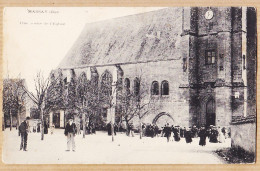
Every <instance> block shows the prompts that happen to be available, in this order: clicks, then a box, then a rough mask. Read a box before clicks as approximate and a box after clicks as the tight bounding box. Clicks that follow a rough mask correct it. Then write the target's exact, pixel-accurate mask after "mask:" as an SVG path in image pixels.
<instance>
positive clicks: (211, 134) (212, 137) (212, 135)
mask: <svg viewBox="0 0 260 171" xmlns="http://www.w3.org/2000/svg"><path fill="white" fill-rule="evenodd" d="M172 133H173V137H174V141H177V142H178V141H180V139H181V138H185V141H186V143H191V142H192V139H193V138H198V137H199V138H200V141H199V145H201V146H205V145H206V138H208V139H209V142H210V143H224V142H225V139H226V138H228V137H230V131H228V130H227V128H225V127H222V128H220V127H216V126H213V125H210V126H209V127H208V128H207V129H206V128H205V126H201V127H200V128H197V127H196V126H193V127H189V128H185V127H183V128H182V127H180V126H175V127H174V126H173V125H172V126H170V125H169V123H167V124H166V125H165V126H164V127H163V129H162V133H161V136H164V137H166V138H167V142H169V141H170V137H171V135H172Z"/></svg>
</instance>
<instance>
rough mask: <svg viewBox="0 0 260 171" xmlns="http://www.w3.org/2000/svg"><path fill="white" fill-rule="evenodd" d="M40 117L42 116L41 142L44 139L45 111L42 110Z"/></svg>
mask: <svg viewBox="0 0 260 171" xmlns="http://www.w3.org/2000/svg"><path fill="white" fill-rule="evenodd" d="M40 116H41V140H43V139H44V122H43V111H42V108H40Z"/></svg>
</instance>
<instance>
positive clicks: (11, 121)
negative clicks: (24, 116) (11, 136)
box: [10, 109, 13, 131]
mask: <svg viewBox="0 0 260 171" xmlns="http://www.w3.org/2000/svg"><path fill="white" fill-rule="evenodd" d="M12 127H13V117H12V111H11V109H10V131H12Z"/></svg>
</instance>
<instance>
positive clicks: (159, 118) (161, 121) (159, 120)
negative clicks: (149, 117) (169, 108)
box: [153, 112, 174, 128]
mask: <svg viewBox="0 0 260 171" xmlns="http://www.w3.org/2000/svg"><path fill="white" fill-rule="evenodd" d="M167 123H169V124H170V125H173V124H174V120H173V118H172V116H171V115H170V114H168V113H165V112H162V113H159V114H158V115H156V116H155V118H154V119H153V124H156V125H157V126H158V127H159V128H160V127H163V126H164V125H165V124H167Z"/></svg>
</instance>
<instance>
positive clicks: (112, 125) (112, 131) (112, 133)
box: [110, 108, 114, 142]
mask: <svg viewBox="0 0 260 171" xmlns="http://www.w3.org/2000/svg"><path fill="white" fill-rule="evenodd" d="M112 112H114V111H112V108H110V115H111V135H112V142H113V141H114V118H113V117H112V116H113V115H112Z"/></svg>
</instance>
